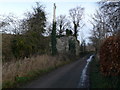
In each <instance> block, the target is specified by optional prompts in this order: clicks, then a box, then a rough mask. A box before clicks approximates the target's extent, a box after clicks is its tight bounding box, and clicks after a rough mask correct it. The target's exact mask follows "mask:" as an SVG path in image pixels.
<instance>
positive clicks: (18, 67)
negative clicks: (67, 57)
mask: <svg viewBox="0 0 120 90" xmlns="http://www.w3.org/2000/svg"><path fill="white" fill-rule="evenodd" d="M58 59H59V58H58V57H57V56H55V57H53V56H49V55H41V56H37V57H32V58H26V59H24V60H18V61H16V62H15V61H11V62H7V63H3V67H2V79H3V81H2V82H3V83H4V82H7V81H10V82H14V81H15V77H16V76H17V77H23V76H27V77H29V76H28V73H29V72H31V71H37V70H45V69H48V68H50V67H55V66H58V65H60V64H61V63H62V62H63V61H61V60H58Z"/></svg>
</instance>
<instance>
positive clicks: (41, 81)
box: [22, 55, 90, 88]
mask: <svg viewBox="0 0 120 90" xmlns="http://www.w3.org/2000/svg"><path fill="white" fill-rule="evenodd" d="M89 56H90V55H87V56H85V57H83V58H81V59H79V60H76V61H75V62H72V63H70V64H67V65H65V66H63V67H60V68H58V69H56V70H54V71H52V72H50V73H48V74H46V75H44V76H42V77H38V79H36V80H34V81H32V82H30V83H28V84H27V85H25V86H24V87H22V88H82V87H79V86H78V85H79V83H80V77H81V75H82V71H83V69H84V67H85V65H86V63H87V59H88V58H89ZM87 81H88V80H87ZM84 87H85V88H88V87H89V85H88V82H87V83H86V85H84Z"/></svg>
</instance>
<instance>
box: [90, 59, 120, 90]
mask: <svg viewBox="0 0 120 90" xmlns="http://www.w3.org/2000/svg"><path fill="white" fill-rule="evenodd" d="M89 75H90V88H119V89H120V85H119V84H120V76H111V77H105V76H103V74H101V72H100V68H99V63H98V60H97V59H95V58H94V59H93V60H92V61H91V62H90V74H89Z"/></svg>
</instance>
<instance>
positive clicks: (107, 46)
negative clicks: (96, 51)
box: [100, 36, 120, 76]
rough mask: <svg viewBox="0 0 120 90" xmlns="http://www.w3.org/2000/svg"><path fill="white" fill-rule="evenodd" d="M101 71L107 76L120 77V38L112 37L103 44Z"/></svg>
mask: <svg viewBox="0 0 120 90" xmlns="http://www.w3.org/2000/svg"><path fill="white" fill-rule="evenodd" d="M100 70H101V72H102V73H103V74H104V75H105V76H117V75H120V36H110V37H109V38H107V39H106V40H105V41H104V43H103V44H102V46H101V48H100Z"/></svg>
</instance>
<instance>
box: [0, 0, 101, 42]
mask: <svg viewBox="0 0 120 90" xmlns="http://www.w3.org/2000/svg"><path fill="white" fill-rule="evenodd" d="M36 1H39V2H41V3H42V4H43V6H45V11H46V13H47V17H48V21H50V22H51V21H52V19H53V3H56V7H57V8H56V16H59V15H61V14H62V15H66V16H68V15H69V9H71V8H75V7H77V6H82V7H84V8H85V13H84V15H85V18H84V22H85V24H86V26H85V27H84V28H82V30H81V32H79V37H78V39H79V40H81V37H82V38H84V39H86V40H87V42H88V39H87V38H88V36H89V35H90V34H89V33H90V32H89V29H90V28H91V25H90V23H89V20H90V19H91V17H90V15H92V14H93V13H95V10H96V9H97V8H98V5H97V3H96V1H100V0H0V14H2V15H8V14H9V13H13V14H14V15H16V16H17V17H19V18H21V19H22V18H23V17H24V13H25V12H26V11H31V10H32V6H34V5H35V2H36Z"/></svg>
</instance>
